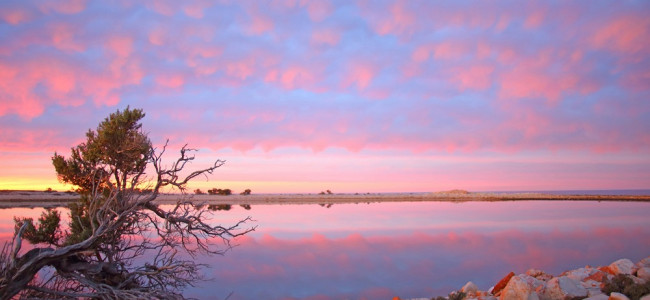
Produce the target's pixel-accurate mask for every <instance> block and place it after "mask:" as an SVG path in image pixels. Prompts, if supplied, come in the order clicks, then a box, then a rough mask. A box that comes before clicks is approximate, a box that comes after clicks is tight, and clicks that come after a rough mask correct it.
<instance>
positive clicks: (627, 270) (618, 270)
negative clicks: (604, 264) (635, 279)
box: [609, 258, 637, 275]
mask: <svg viewBox="0 0 650 300" xmlns="http://www.w3.org/2000/svg"><path fill="white" fill-rule="evenodd" d="M609 268H610V269H611V270H612V271H613V272H614V275H616V274H625V275H632V274H634V272H635V271H636V269H637V268H636V266H635V265H634V263H633V262H632V261H631V260H629V259H627V258H622V259H619V260H617V261H615V262H613V263H611V264H610V265H609Z"/></svg>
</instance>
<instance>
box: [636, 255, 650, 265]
mask: <svg viewBox="0 0 650 300" xmlns="http://www.w3.org/2000/svg"><path fill="white" fill-rule="evenodd" d="M636 266H637V267H638V268H643V267H650V256H648V257H646V258H644V259H642V260H640V261H639V262H638V263H636Z"/></svg>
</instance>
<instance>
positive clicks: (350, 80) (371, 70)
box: [343, 63, 378, 90]
mask: <svg viewBox="0 0 650 300" xmlns="http://www.w3.org/2000/svg"><path fill="white" fill-rule="evenodd" d="M377 73H378V67H377V66H375V65H372V64H369V63H353V64H352V65H351V66H350V68H349V70H348V72H347V74H346V75H345V77H344V79H343V87H349V86H350V85H353V84H356V86H357V88H358V89H360V90H364V89H366V88H367V87H368V85H370V83H371V82H372V79H373V78H374V77H375V76H376V75H377Z"/></svg>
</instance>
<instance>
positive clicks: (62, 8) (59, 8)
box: [37, 0, 86, 15]
mask: <svg viewBox="0 0 650 300" xmlns="http://www.w3.org/2000/svg"><path fill="white" fill-rule="evenodd" d="M37 3H38V4H37V5H38V7H39V8H40V10H41V11H42V12H44V13H49V12H50V11H54V12H57V13H62V14H68V15H71V14H78V13H80V12H82V11H83V10H84V9H86V0H62V1H59V0H45V1H39V2H37Z"/></svg>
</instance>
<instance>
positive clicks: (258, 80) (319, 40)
mask: <svg viewBox="0 0 650 300" xmlns="http://www.w3.org/2000/svg"><path fill="white" fill-rule="evenodd" d="M648 15H650V2H648V1H570V2H569V1H543V2H537V1H531V2H528V1H447V2H442V1H416V0H413V1H370V0H367V1H366V0H359V1H347V0H346V1H331V0H319V1H302V0H286V1H285V0H272V1H232V2H231V1H126V0H124V1H84V0H63V1H48V0H43V1H2V3H0V165H1V166H2V168H0V189H37V190H39V189H45V188H47V187H52V188H54V189H59V190H66V189H69V188H71V187H70V186H68V185H62V184H61V183H59V182H58V180H57V178H56V174H55V172H54V169H53V167H52V165H51V156H52V154H53V153H54V152H55V151H56V152H58V153H60V154H63V155H65V156H68V155H69V149H70V147H72V146H75V145H77V144H78V143H80V142H83V140H84V134H85V132H86V131H87V130H88V129H95V128H96V126H97V124H98V123H99V122H101V120H103V119H104V118H105V117H106V116H108V115H109V114H110V113H112V112H115V111H117V110H123V109H125V108H126V107H131V108H141V109H143V110H144V111H145V113H146V117H145V118H144V119H143V121H142V122H143V128H144V130H145V131H146V132H147V133H148V134H149V137H150V138H151V140H152V142H153V143H154V144H155V145H157V146H158V147H160V146H162V144H164V142H165V140H166V139H169V141H170V147H169V149H170V150H169V151H168V152H167V156H166V157H167V158H168V159H169V161H171V160H173V159H175V158H176V156H175V153H174V152H173V151H175V150H178V149H179V148H180V147H181V146H182V145H184V144H188V145H189V146H190V147H192V148H196V149H198V151H197V153H196V160H195V161H194V162H193V164H192V165H191V167H193V168H201V167H205V166H207V165H209V164H210V163H211V162H212V161H214V160H215V159H218V158H219V159H225V160H226V161H227V162H226V164H225V165H224V166H223V167H222V168H220V169H219V170H217V171H216V172H215V173H214V174H213V175H211V176H209V177H207V178H199V179H198V180H197V181H195V182H194V183H193V184H192V185H191V186H190V187H189V188H190V189H192V188H211V187H218V188H230V189H232V190H233V191H235V192H239V191H243V190H244V189H246V188H249V189H251V190H252V191H253V193H256V192H257V193H285V192H286V193H318V192H320V191H323V190H327V189H329V190H331V191H333V192H346V193H354V192H359V193H365V192H430V191H439V190H447V189H455V188H460V189H466V190H470V191H503V190H514V191H517V190H567V189H570V190H574V189H648V188H650V42H648V41H650V18H648V17H647V16H648ZM172 150H173V151H172Z"/></svg>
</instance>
